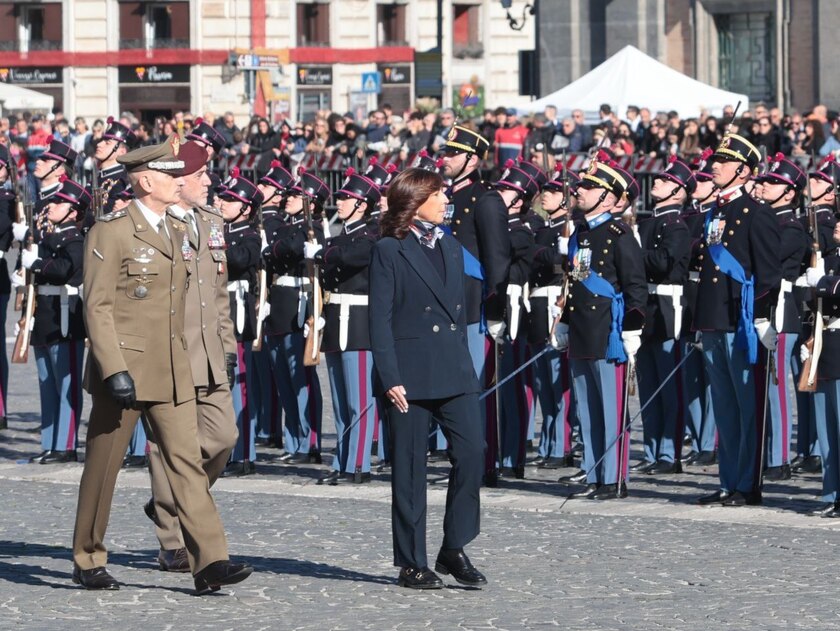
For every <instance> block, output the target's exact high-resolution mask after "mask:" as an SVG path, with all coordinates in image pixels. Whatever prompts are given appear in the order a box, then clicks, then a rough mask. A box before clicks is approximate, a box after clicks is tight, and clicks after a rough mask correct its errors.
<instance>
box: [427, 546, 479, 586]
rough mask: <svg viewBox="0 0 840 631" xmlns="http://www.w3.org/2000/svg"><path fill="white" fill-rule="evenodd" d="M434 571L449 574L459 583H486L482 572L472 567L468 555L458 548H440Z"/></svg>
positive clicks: (473, 584)
mask: <svg viewBox="0 0 840 631" xmlns="http://www.w3.org/2000/svg"><path fill="white" fill-rule="evenodd" d="M435 571H436V572H440V573H441V574H451V575H452V578H454V579H455V580H456V581H458V582H459V583H461V585H469V586H470V587H479V586H480V585H487V579H486V578H485V577H484V574H482V573H481V572H479V571H478V570H477V569H475V567H473V564H472V563H470V559H469V557H468V556H467V555H466V554H465V553H464V551H463V550H460V549H456V550H443V549H441V551H440V552H438V555H437V560H436V561H435Z"/></svg>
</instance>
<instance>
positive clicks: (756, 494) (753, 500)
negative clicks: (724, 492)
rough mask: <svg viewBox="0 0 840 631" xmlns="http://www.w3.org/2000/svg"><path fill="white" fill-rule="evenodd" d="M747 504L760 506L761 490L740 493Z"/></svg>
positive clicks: (762, 499) (761, 501)
mask: <svg viewBox="0 0 840 631" xmlns="http://www.w3.org/2000/svg"><path fill="white" fill-rule="evenodd" d="M741 495H743V496H744V500H745V501H746V503H747V506H761V505H762V504H763V503H764V498H763V497H762V496H761V491H752V492H751V493H742V494H741Z"/></svg>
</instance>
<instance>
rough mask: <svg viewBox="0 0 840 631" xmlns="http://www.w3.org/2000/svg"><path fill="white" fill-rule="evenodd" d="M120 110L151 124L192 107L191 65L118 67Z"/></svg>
mask: <svg viewBox="0 0 840 631" xmlns="http://www.w3.org/2000/svg"><path fill="white" fill-rule="evenodd" d="M118 76H119V89H120V112H126V111H128V112H133V113H134V115H135V116H137V117H138V118H139V119H140V120H142V121H144V122H149V123H152V122H154V120H155V118H156V117H158V116H164V117H166V118H170V117H172V115H173V113H174V112H177V111H189V109H190V97H191V93H190V66H189V65H171V66H163V65H145V66H120V67H119V75H118Z"/></svg>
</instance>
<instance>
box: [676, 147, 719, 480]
mask: <svg viewBox="0 0 840 631" xmlns="http://www.w3.org/2000/svg"><path fill="white" fill-rule="evenodd" d="M713 153H714V150H713V149H706V150H705V151H704V152H703V154H702V155H701V156H700V157H699V158H697V159H696V160H695V161H694V163H693V164H692V168H693V169H694V179H695V182H696V184H695V188H694V193H692V195H691V198H692V201H691V205H690V206H689V207H688V208H687V209H686V210H685V212H684V213H683V221H684V222H685V225H686V226H688V233H689V235H690V237H691V259H690V261H689V264H688V279H687V280H686V283H685V310H684V312H683V325H682V333H683V337H682V340H681V343H680V349H679V352H680V353H681V356H682V357H686V355H688V357H686V359H685V363H684V364H683V367H682V368H681V369H680V378H681V380H682V381H681V383H682V387H683V397H684V399H685V414H686V420H687V421H688V430H689V434H690V435H691V451H690V453H689V454H688V455H687V456H686V457H684V458H683V461H682V464H683V466H687V465H688V466H692V465H696V466H707V465H712V464H714V463H715V462H717V453H716V446H715V445H716V434H715V414H714V408H713V407H712V390H711V384H710V383H709V380H708V378H707V377H706V366H705V365H704V363H703V361H704V360H703V353H702V352H701V351H700V350H699V349H698V348H697V347H696V346H697V339H698V335H699V334H698V333H696V332H695V331H693V330H692V326H693V323H694V313H695V311H696V310H697V288H698V287H699V283H700V267H701V266H702V262H703V261H702V259H701V258H700V257H701V255H702V253H703V249H702V248H701V247H700V246H701V244H702V243H703V236H704V232H705V229H706V217H708V216H709V212H711V209H712V208H713V207H714V204H715V192H716V191H717V189H716V188H715V183H714V181H712V162H711V161H710V160H709V158H710V157H711V156H712V154H713ZM689 353H690V355H689Z"/></svg>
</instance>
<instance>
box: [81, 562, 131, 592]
mask: <svg viewBox="0 0 840 631" xmlns="http://www.w3.org/2000/svg"><path fill="white" fill-rule="evenodd" d="M73 582H74V583H75V584H76V585H81V586H82V587H84V588H85V589H112V590H114V589H119V588H120V584H119V583H118V582H117V579H115V578H114V577H113V576H111V575H110V574H109V573H108V570H106V569H105V567H95V568H93V569H91V570H80V569H79V568H78V567H74V568H73Z"/></svg>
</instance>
